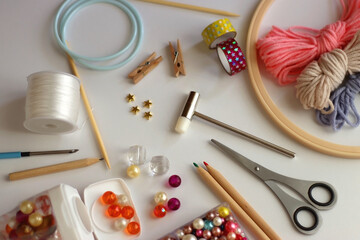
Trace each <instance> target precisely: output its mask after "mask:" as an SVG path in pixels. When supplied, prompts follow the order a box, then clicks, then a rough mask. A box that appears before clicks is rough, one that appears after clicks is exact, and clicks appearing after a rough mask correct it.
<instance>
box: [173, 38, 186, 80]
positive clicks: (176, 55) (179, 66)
mask: <svg viewBox="0 0 360 240" xmlns="http://www.w3.org/2000/svg"><path fill="white" fill-rule="evenodd" d="M169 47H170V52H171V57H172V60H173V63H174V70H175V77H178V76H179V74H182V75H186V73H185V65H184V60H183V55H182V51H181V46H180V41H179V39H178V40H177V51H176V50H175V49H174V47H173V45H172V44H171V42H169Z"/></svg>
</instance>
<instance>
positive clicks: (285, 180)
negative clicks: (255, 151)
mask: <svg viewBox="0 0 360 240" xmlns="http://www.w3.org/2000/svg"><path fill="white" fill-rule="evenodd" d="M211 141H212V142H213V143H215V145H216V146H217V147H219V148H220V149H221V150H222V151H223V152H225V153H226V154H227V155H228V156H229V157H231V158H233V159H234V160H237V161H238V162H240V163H241V164H242V165H243V166H244V167H246V168H247V169H248V170H249V171H250V172H252V173H253V174H255V175H256V176H258V177H259V178H260V179H261V180H263V181H264V182H265V184H266V185H268V186H269V187H270V189H271V190H272V191H273V192H274V193H275V195H276V196H277V197H278V198H279V200H280V201H281V203H282V204H283V205H284V207H285V208H286V210H287V212H288V214H289V216H290V218H291V221H292V222H293V224H294V226H295V227H296V229H297V230H298V231H300V232H301V233H304V234H314V233H315V232H316V231H317V230H318V229H319V228H320V226H321V223H322V218H321V216H320V214H319V212H318V210H328V209H330V208H332V207H333V206H334V204H335V203H336V200H337V194H336V190H335V188H334V187H333V186H332V185H331V184H329V183H326V182H319V181H307V180H300V179H295V178H290V177H287V176H284V175H281V174H278V173H276V172H273V171H271V170H269V169H267V168H265V167H263V166H261V165H260V164H257V163H256V162H253V161H251V160H250V159H248V158H246V157H244V156H242V155H241V154H239V153H238V152H235V151H234V150H232V149H231V148H229V147H227V146H225V145H224V144H222V143H220V142H218V141H216V140H214V139H211ZM275 181H276V182H279V183H282V184H284V185H286V186H288V187H290V188H292V189H293V190H295V191H296V192H298V193H299V194H300V195H301V196H302V197H304V199H306V200H307V202H309V203H310V204H311V205H310V204H308V203H306V202H305V201H300V200H298V199H296V198H294V197H292V196H290V195H289V194H287V193H286V192H285V191H283V190H282V189H281V188H280V187H279V186H278V185H277V184H276V182H275ZM315 188H322V189H324V190H326V191H327V192H328V193H329V195H330V198H329V200H328V201H327V202H321V201H317V200H316V199H315V197H314V196H313V190H314V189H315ZM317 209H318V210H317ZM302 211H305V212H308V213H310V214H311V215H312V216H313V219H314V222H313V224H312V225H311V226H304V225H302V224H301V223H300V221H299V219H298V215H299V213H300V212H302Z"/></svg>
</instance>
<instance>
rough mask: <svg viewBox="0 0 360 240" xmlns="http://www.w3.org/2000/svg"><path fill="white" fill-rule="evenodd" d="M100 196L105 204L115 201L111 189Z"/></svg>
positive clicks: (115, 198)
mask: <svg viewBox="0 0 360 240" xmlns="http://www.w3.org/2000/svg"><path fill="white" fill-rule="evenodd" d="M101 198H102V200H103V202H104V203H105V204H113V203H115V202H116V201H117V197H116V194H115V193H113V192H112V191H107V192H105V193H104V194H103V195H102V197H101Z"/></svg>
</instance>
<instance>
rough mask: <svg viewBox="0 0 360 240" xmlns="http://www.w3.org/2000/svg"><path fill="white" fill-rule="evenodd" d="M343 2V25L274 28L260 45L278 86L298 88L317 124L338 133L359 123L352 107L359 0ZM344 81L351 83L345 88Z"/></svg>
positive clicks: (359, 45)
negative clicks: (315, 112)
mask: <svg viewBox="0 0 360 240" xmlns="http://www.w3.org/2000/svg"><path fill="white" fill-rule="evenodd" d="M339 1H340V3H341V5H342V8H343V12H342V16H341V18H340V20H339V21H337V22H335V23H333V24H329V25H327V26H325V27H324V28H323V29H321V30H316V29H312V28H306V27H299V26H296V27H291V28H289V29H288V30H282V29H280V28H277V27H273V28H272V30H271V31H270V32H269V33H268V34H267V35H266V36H265V38H263V39H260V40H259V41H258V42H257V49H258V53H259V55H260V57H261V58H262V60H263V61H264V63H265V67H266V69H267V70H268V71H269V72H270V73H271V74H272V75H274V76H275V77H276V78H277V79H278V83H279V84H280V85H287V84H290V83H295V87H296V97H297V98H299V100H300V102H301V104H302V105H303V107H304V108H305V109H311V108H313V109H316V110H317V116H318V120H319V122H320V123H322V124H324V125H331V126H332V127H333V129H334V130H338V129H340V128H341V127H342V126H343V125H344V123H348V124H349V125H350V126H353V127H355V126H358V125H359V122H360V120H359V118H360V117H359V114H358V112H357V110H356V108H355V105H354V98H355V95H356V94H357V93H359V88H358V82H357V81H356V80H354V79H357V78H358V76H357V75H356V76H352V75H353V74H354V73H356V72H360V31H358V30H360V0H347V1H345V0H339ZM349 74H350V76H349ZM346 76H348V78H349V79H350V80H348V81H346V84H345V80H344V79H345V77H346ZM359 82H360V81H359ZM350 112H351V113H352V115H353V116H354V118H355V120H354V121H351V120H350V119H349V117H348V114H349V113H350Z"/></svg>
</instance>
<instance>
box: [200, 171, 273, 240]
mask: <svg viewBox="0 0 360 240" xmlns="http://www.w3.org/2000/svg"><path fill="white" fill-rule="evenodd" d="M197 170H198V173H199V175H200V176H201V177H202V179H203V180H204V182H205V183H206V184H207V186H209V187H210V188H211V189H212V190H213V192H214V193H215V194H216V195H217V196H218V197H220V198H221V199H222V200H223V201H226V202H227V203H228V204H229V206H230V208H231V210H232V211H233V212H234V213H235V215H236V216H237V217H238V218H239V220H240V221H241V222H243V223H244V224H245V225H246V227H247V228H248V229H249V230H250V231H251V232H252V233H253V234H254V236H255V237H256V239H262V240H270V238H269V237H268V236H267V235H266V234H265V233H264V232H263V231H262V229H261V228H259V226H258V225H256V223H255V222H254V221H253V220H252V219H251V218H250V217H249V216H248V215H247V214H246V212H245V211H244V210H243V209H242V208H241V207H240V206H239V205H238V204H237V203H236V202H235V200H234V199H232V198H231V196H230V195H229V194H228V193H227V192H226V191H225V190H224V189H223V188H222V187H221V186H220V185H219V184H218V183H217V182H216V181H215V179H214V178H212V176H211V175H210V174H209V173H208V172H207V171H206V170H205V169H203V168H201V167H198V168H197Z"/></svg>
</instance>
